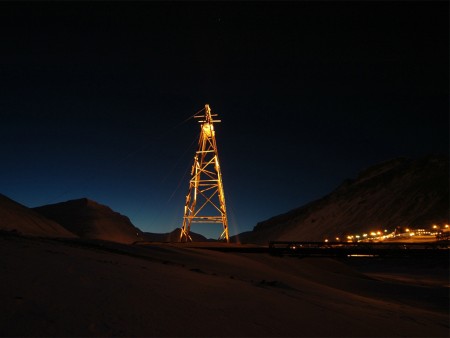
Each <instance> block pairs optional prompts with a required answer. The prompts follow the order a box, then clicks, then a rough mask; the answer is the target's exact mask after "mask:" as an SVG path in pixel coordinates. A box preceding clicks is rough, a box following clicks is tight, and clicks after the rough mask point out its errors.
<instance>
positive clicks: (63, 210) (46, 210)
mask: <svg viewBox="0 0 450 338" xmlns="http://www.w3.org/2000/svg"><path fill="white" fill-rule="evenodd" d="M34 210H35V211H36V212H38V213H40V214H41V215H43V216H45V217H47V218H49V219H52V220H54V221H55V222H57V223H59V224H61V225H62V226H63V227H64V228H66V229H67V230H69V231H70V232H73V233H75V234H76V235H78V236H79V237H80V238H86V239H100V240H105V241H112V242H119V243H134V242H136V241H139V240H141V239H142V235H143V233H142V232H141V231H140V230H139V229H138V228H136V227H135V226H134V225H133V224H132V223H131V221H130V219H129V218H128V217H126V216H123V215H121V214H120V213H118V212H115V211H113V210H112V209H111V208H109V207H107V206H105V205H102V204H99V203H97V202H94V201H91V200H89V199H87V198H82V199H77V200H71V201H67V202H62V203H57V204H49V205H45V206H42V207H38V208H34Z"/></svg>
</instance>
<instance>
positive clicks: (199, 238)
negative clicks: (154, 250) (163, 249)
mask: <svg viewBox="0 0 450 338" xmlns="http://www.w3.org/2000/svg"><path fill="white" fill-rule="evenodd" d="M180 233H181V229H180V228H176V229H175V230H173V231H172V232H168V233H164V234H158V233H152V232H144V234H143V238H144V240H145V241H147V242H178V241H179V240H180ZM189 235H190V236H191V237H192V241H194V242H209V241H210V240H209V239H207V238H206V237H205V236H203V235H200V234H197V233H195V232H192V231H190V232H189Z"/></svg>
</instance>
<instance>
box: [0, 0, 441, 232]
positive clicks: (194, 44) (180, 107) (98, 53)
mask: <svg viewBox="0 0 450 338" xmlns="http://www.w3.org/2000/svg"><path fill="white" fill-rule="evenodd" d="M448 10H449V8H448V3H446V2H435V3H432V2H363V3H356V2H350V3H348V2H320V3H311V2H289V3H282V4H280V3H272V2H264V3H254V2H248V3H220V2H219V3H217V2H216V3H211V4H210V3H204V2H198V3H190V2H187V3H184V2H181V3H154V2H136V3H120V2H106V3H102V2H97V3H89V2H86V3H64V2H61V3H39V2H37V3H15V4H12V3H0V61H1V62H0V87H1V88H0V89H1V91H0V154H1V166H0V193H3V194H5V195H7V196H9V197H10V198H13V199H14V200H16V201H18V202H20V203H22V204H24V205H26V206H30V207H34V206H39V205H43V204H48V203H55V202H60V201H65V200H69V199H74V198H81V197H88V198H91V199H93V200H96V201H98V202H99V203H102V204H106V205H108V206H110V207H111V208H113V209H114V210H116V211H118V212H120V213H122V214H125V215H127V216H129V217H130V219H131V220H132V222H133V223H134V224H135V225H136V226H138V227H139V228H141V229H142V230H144V231H151V232H167V231H171V230H173V229H174V228H175V227H179V226H181V222H182V212H183V205H184V196H185V194H186V192H187V189H188V176H186V175H185V173H186V171H187V170H188V169H190V166H191V164H192V158H193V154H194V151H195V148H196V138H197V137H198V132H199V127H198V125H197V123H196V122H195V121H194V120H192V119H191V120H188V121H185V120H186V119H187V118H188V117H189V116H191V115H193V114H194V113H195V112H196V111H198V110H200V109H201V108H203V106H204V104H205V103H209V104H210V105H211V108H212V110H213V112H215V113H218V114H219V116H220V118H221V119H222V121H223V122H222V123H221V124H220V125H217V127H216V131H217V142H218V147H219V155H220V160H221V162H222V163H221V164H222V173H223V179H224V188H225V194H226V199H227V205H228V210H229V218H230V232H231V233H232V234H234V233H236V232H242V231H246V230H250V229H251V228H252V227H253V226H254V225H256V223H257V222H258V221H262V220H264V219H266V218H269V217H271V216H274V215H277V214H279V213H282V212H286V211H288V210H290V209H292V208H295V207H298V206H300V205H303V204H305V203H307V202H310V201H312V200H314V199H317V198H319V197H321V196H323V195H325V194H326V193H328V192H330V191H331V190H332V189H334V188H336V187H337V185H339V183H340V182H342V181H343V180H344V179H346V178H349V177H354V176H355V175H356V174H357V173H358V172H359V171H361V170H362V169H364V168H366V167H368V166H370V165H372V164H375V163H378V162H380V161H384V160H389V159H392V158H395V157H399V156H406V157H418V156H424V155H428V154H433V153H448V146H449V139H448V134H449V133H448V128H449V121H448V111H449V109H448V108H449V107H448V94H449V91H448V80H449V75H448V74H449V69H448V60H449V53H448V41H449V36H448V24H449V22H448V21H449V19H448ZM192 231H197V232H201V233H204V234H205V235H210V236H212V237H217V236H218V234H219V233H220V229H219V228H218V227H217V226H214V225H211V226H209V230H208V229H205V228H202V227H200V226H197V225H194V226H193V228H192Z"/></svg>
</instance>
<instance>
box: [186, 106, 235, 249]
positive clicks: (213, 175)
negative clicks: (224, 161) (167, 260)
mask: <svg viewBox="0 0 450 338" xmlns="http://www.w3.org/2000/svg"><path fill="white" fill-rule="evenodd" d="M201 112H203V114H200V115H195V116H194V118H199V119H200V120H199V121H198V122H199V123H201V127H200V137H199V140H198V150H197V152H196V153H195V156H194V164H193V165H192V170H191V179H190V181H189V192H188V194H187V195H186V204H185V206H184V216H183V226H182V227H181V234H180V242H183V241H185V242H187V241H192V238H191V236H190V235H189V232H190V230H191V225H192V223H208V224H209V223H210V224H214V223H219V224H222V227H223V232H222V234H221V235H220V237H219V239H226V241H227V242H229V236H228V220H227V209H226V206H225V195H224V192H223V184H222V174H221V172H220V165H219V155H218V154H217V145H216V135H215V134H216V133H215V131H214V125H213V123H214V122H220V120H214V119H213V117H215V116H217V114H211V109H210V108H209V105H207V104H206V105H205V108H204V109H203V110H201Z"/></svg>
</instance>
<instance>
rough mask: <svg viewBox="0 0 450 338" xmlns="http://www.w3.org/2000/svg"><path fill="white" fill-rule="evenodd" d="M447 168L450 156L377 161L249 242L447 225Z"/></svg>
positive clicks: (273, 221) (260, 229) (267, 224)
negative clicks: (373, 229)
mask: <svg viewBox="0 0 450 338" xmlns="http://www.w3.org/2000/svg"><path fill="white" fill-rule="evenodd" d="M448 171H449V159H448V157H446V156H428V157H425V158H420V159H407V158H396V159H393V160H389V161H385V162H382V163H379V164H376V165H374V166H371V167H369V168H367V169H365V170H363V171H361V172H360V174H359V175H358V176H357V177H356V178H355V179H347V180H344V181H343V183H342V184H340V185H339V186H338V187H337V188H336V189H334V190H332V191H331V192H330V193H329V194H328V195H325V196H323V197H321V198H319V199H318V200H315V201H312V202H309V203H307V204H305V205H303V206H300V207H298V208H295V209H292V210H290V211H287V212H286V213H283V214H280V215H276V216H274V217H271V218H269V219H267V220H265V221H262V222H259V223H258V224H257V225H256V226H255V227H254V228H253V231H252V233H251V234H246V236H245V237H246V241H249V242H251V241H253V242H258V243H260V242H264V241H265V242H267V241H268V240H306V241H311V240H323V239H324V238H326V237H329V236H334V235H336V236H342V235H344V234H345V233H346V232H355V231H359V232H360V231H369V230H370V229H372V228H374V227H376V228H379V227H382V228H395V226H404V225H408V226H423V227H425V226H428V225H429V224H431V223H440V222H441V223H442V222H447V223H448V219H449V209H448V205H449V178H448Z"/></svg>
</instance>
